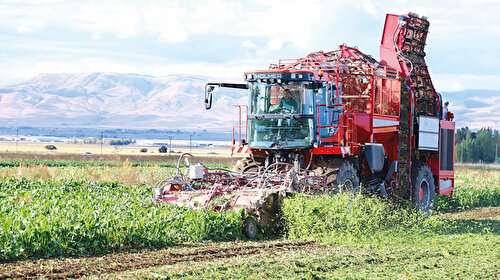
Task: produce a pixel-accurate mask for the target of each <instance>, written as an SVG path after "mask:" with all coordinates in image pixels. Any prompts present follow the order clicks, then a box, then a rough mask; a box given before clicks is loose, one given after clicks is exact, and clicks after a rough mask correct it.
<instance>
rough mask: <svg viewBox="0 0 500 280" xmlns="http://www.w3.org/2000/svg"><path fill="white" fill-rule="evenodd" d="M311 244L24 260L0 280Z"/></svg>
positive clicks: (2, 271)
mask: <svg viewBox="0 0 500 280" xmlns="http://www.w3.org/2000/svg"><path fill="white" fill-rule="evenodd" d="M323 246H324V245H319V244H316V243H315V242H312V241H307V242H302V241H295V242H278V243H262V244H257V245H244V243H218V244H217V245H216V244H214V245H209V246H202V245H200V246H196V245H195V246H193V247H190V248H188V249H186V250H185V251H183V250H184V249H181V250H180V252H169V251H171V250H172V248H174V249H175V247H171V248H166V249H159V250H155V251H142V252H137V253H126V252H124V253H115V254H109V255H102V256H92V257H80V258H76V257H70V258H63V259H41V260H26V261H18V262H11V263H4V264H0V279H9V278H16V279H39V278H45V279H68V278H80V277H83V276H89V275H101V274H108V273H118V272H121V271H126V270H136V269H143V268H150V267H156V266H164V265H171V264H175V263H179V262H187V261H207V260H214V259H220V258H231V257H235V256H245V255H247V256H248V255H255V254H260V253H265V252H270V251H272V252H277V251H284V250H299V249H303V248H306V247H308V248H309V247H323Z"/></svg>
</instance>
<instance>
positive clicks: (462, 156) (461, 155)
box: [460, 141, 464, 163]
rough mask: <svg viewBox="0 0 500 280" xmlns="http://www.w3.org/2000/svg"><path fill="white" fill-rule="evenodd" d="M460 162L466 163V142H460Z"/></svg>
mask: <svg viewBox="0 0 500 280" xmlns="http://www.w3.org/2000/svg"><path fill="white" fill-rule="evenodd" d="M460 162H461V163H464V142H463V141H462V142H460Z"/></svg>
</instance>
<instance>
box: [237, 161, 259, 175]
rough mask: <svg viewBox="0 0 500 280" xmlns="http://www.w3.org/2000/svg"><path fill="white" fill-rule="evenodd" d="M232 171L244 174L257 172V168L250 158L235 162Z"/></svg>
mask: <svg viewBox="0 0 500 280" xmlns="http://www.w3.org/2000/svg"><path fill="white" fill-rule="evenodd" d="M233 171H236V172H241V173H246V172H258V171H259V166H258V165H257V164H256V163H255V162H254V161H253V159H251V158H243V159H240V160H238V161H237V162H236V164H235V165H234V167H233Z"/></svg>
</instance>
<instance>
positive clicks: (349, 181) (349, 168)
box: [334, 160, 361, 195]
mask: <svg viewBox="0 0 500 280" xmlns="http://www.w3.org/2000/svg"><path fill="white" fill-rule="evenodd" d="M334 192H336V193H349V194H350V195H351V194H353V195H357V194H359V193H361V189H360V186H359V177H358V172H357V170H356V168H354V165H353V164H352V163H351V162H350V161H347V160H344V161H343V162H342V164H341V165H340V168H339V171H338V173H337V179H336V180H335V184H334Z"/></svg>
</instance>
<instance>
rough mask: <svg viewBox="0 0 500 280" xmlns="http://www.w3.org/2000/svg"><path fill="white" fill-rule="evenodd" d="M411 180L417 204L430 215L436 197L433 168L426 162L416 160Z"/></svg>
mask: <svg viewBox="0 0 500 280" xmlns="http://www.w3.org/2000/svg"><path fill="white" fill-rule="evenodd" d="M411 181H412V185H413V201H414V202H415V205H416V206H417V208H418V209H420V211H422V213H423V214H425V215H427V216H428V215H430V211H431V210H432V209H433V208H434V198H435V197H436V191H435V184H434V177H433V176H432V171H431V168H430V167H429V166H428V165H427V164H425V163H422V162H416V163H415V166H414V168H413V172H412V178H411Z"/></svg>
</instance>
